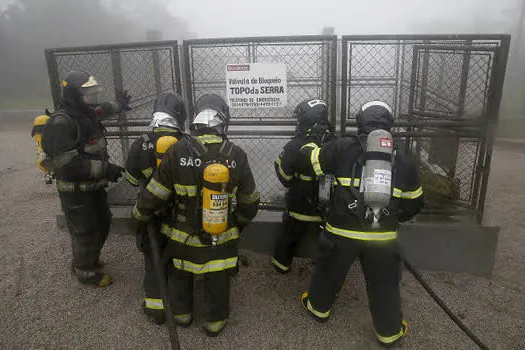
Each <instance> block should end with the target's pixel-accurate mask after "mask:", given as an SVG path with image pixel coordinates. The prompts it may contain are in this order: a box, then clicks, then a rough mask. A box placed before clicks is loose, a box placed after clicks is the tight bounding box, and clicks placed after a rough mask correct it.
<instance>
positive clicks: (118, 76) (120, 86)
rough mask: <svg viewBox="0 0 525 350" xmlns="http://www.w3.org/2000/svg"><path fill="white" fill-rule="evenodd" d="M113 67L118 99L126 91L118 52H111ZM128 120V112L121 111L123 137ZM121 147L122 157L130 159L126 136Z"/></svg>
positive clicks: (121, 140) (122, 139)
mask: <svg viewBox="0 0 525 350" xmlns="http://www.w3.org/2000/svg"><path fill="white" fill-rule="evenodd" d="M111 67H112V72H113V86H114V91H115V97H116V96H118V94H119V93H121V92H122V91H123V90H124V82H123V78H122V62H121V59H120V52H119V51H118V50H112V51H111ZM126 119H127V118H126V112H124V111H121V112H120V113H119V118H118V121H119V124H120V126H119V129H120V131H121V132H123V135H124V134H125V132H127V131H128V127H127V126H126V125H125V122H126ZM120 147H121V150H122V157H123V159H126V158H127V157H128V151H129V140H128V138H127V137H126V136H124V137H122V138H121V139H120Z"/></svg>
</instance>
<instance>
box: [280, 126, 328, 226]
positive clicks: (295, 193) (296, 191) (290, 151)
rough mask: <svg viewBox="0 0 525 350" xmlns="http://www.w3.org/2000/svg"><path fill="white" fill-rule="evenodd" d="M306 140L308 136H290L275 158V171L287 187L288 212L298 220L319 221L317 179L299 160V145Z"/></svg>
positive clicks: (303, 143) (302, 144)
mask: <svg viewBox="0 0 525 350" xmlns="http://www.w3.org/2000/svg"><path fill="white" fill-rule="evenodd" d="M308 142H309V140H308V138H307V137H306V136H303V135H297V136H295V137H294V138H292V139H291V140H290V141H289V142H288V143H287V144H286V145H285V146H284V149H283V151H282V152H281V154H280V155H279V156H278V157H277V159H276V160H275V172H276V174H277V178H278V179H279V181H280V182H281V183H282V184H283V185H284V186H285V187H287V188H288V191H287V193H286V208H287V210H288V214H289V215H290V216H291V217H293V218H294V219H297V220H300V221H307V222H321V221H322V219H321V216H320V215H319V212H318V208H317V202H318V189H319V181H318V179H317V176H315V175H314V174H311V171H310V170H308V168H307V167H306V169H305V167H304V164H302V163H301V162H300V160H301V147H303V146H304V145H305V144H307V143H308ZM307 174H309V175H307Z"/></svg>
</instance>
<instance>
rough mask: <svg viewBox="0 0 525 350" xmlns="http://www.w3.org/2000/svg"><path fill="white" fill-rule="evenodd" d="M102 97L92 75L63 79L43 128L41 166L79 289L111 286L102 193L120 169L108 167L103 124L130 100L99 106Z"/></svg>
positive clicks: (80, 73)
mask: <svg viewBox="0 0 525 350" xmlns="http://www.w3.org/2000/svg"><path fill="white" fill-rule="evenodd" d="M101 92H102V89H101V87H100V86H99V85H98V83H97V81H96V80H95V78H94V77H93V76H91V75H90V74H88V73H86V72H83V71H73V72H69V73H68V74H67V76H66V78H65V79H64V80H63V81H62V98H61V107H60V108H58V110H57V111H55V112H54V113H52V114H51V115H50V118H49V119H48V121H47V122H46V124H45V126H44V130H43V134H42V149H43V151H44V153H45V155H46V157H45V159H44V160H43V161H42V166H43V167H45V168H46V169H49V170H50V171H52V172H53V173H54V174H55V176H56V187H57V190H58V194H59V197H60V203H61V206H62V211H63V212H64V214H65V217H66V222H67V227H68V230H69V233H70V234H71V241H72V251H73V261H72V266H71V268H72V270H73V271H74V273H75V274H76V276H77V278H78V279H79V281H80V282H81V283H83V284H90V285H95V286H99V287H105V286H108V285H110V284H111V283H112V278H111V276H110V275H108V274H105V273H103V272H102V271H101V269H100V268H101V263H100V260H99V258H100V252H101V250H102V247H103V246H104V243H105V241H106V238H107V236H108V233H109V229H110V222H111V212H110V210H109V206H108V203H107V195H106V190H105V187H107V185H108V181H111V182H116V181H118V179H119V177H120V176H121V173H122V170H123V169H122V168H121V167H120V166H118V165H115V164H112V163H110V162H109V157H108V152H107V143H106V139H105V137H104V132H103V126H102V124H101V120H102V119H104V118H106V117H108V116H110V115H113V114H116V113H119V112H120V111H124V110H129V109H130V108H129V107H128V104H129V101H130V98H131V97H130V96H129V95H128V94H127V92H126V91H124V92H122V93H121V94H120V95H118V96H117V99H118V103H117V102H105V103H99V97H100V94H101Z"/></svg>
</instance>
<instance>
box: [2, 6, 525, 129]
mask: <svg viewBox="0 0 525 350" xmlns="http://www.w3.org/2000/svg"><path fill="white" fill-rule="evenodd" d="M524 16H525V1H524V0H498V1H494V0H460V1H458V0H440V1H434V0H425V1H423V0H419V1H417V0H398V1H395V2H393V1H390V0H374V1H368V2H363V1H359V2H357V1H338V0H324V1H310V0H302V1H301V0H287V1H282V0H265V1H263V2H258V1H247V0H222V1H220V0H185V1H182V0H0V110H2V109H17V108H21V109H31V108H43V107H46V106H51V99H50V94H49V86H48V75H47V67H46V64H45V57H44V49H46V48H51V47H64V46H84V45H97V44H111V43H125V42H136V41H145V40H147V36H146V33H147V32H148V31H151V30H155V31H159V32H161V33H162V34H161V36H162V39H164V40H168V39H176V40H184V39H190V38H210V37H237V36H275V35H304V34H321V32H322V29H323V28H324V27H326V26H328V27H334V29H335V34H338V35H350V34H385V33H393V34H403V33H408V34H469V33H481V34H488V33H498V34H500V33H510V34H512V36H513V37H512V43H511V57H510V58H509V66H508V69H507V73H508V74H507V78H506V86H505V93H504V99H503V104H502V108H501V114H500V115H501V116H502V117H503V118H522V119H525V98H524V97H525V93H524V91H525V18H524Z"/></svg>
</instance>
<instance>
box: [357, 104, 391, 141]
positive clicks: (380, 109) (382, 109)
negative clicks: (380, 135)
mask: <svg viewBox="0 0 525 350" xmlns="http://www.w3.org/2000/svg"><path fill="white" fill-rule="evenodd" d="M356 122H357V132H358V134H365V135H368V134H369V133H370V132H371V131H373V130H376V129H383V130H386V131H390V129H391V128H392V126H394V117H393V116H392V108H391V107H390V106H389V105H388V104H386V103H385V102H382V101H370V102H367V103H365V104H364V105H363V106H361V108H360V109H359V112H357V114H356Z"/></svg>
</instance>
